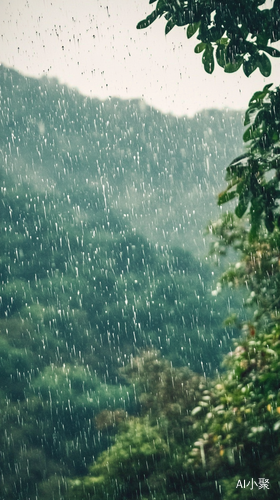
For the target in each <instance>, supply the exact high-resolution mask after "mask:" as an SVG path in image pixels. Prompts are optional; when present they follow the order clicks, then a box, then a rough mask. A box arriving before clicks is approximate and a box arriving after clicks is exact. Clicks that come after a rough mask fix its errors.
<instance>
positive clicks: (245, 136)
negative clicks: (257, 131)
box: [243, 126, 253, 142]
mask: <svg viewBox="0 0 280 500" xmlns="http://www.w3.org/2000/svg"><path fill="white" fill-rule="evenodd" d="M252 137H253V127H252V126H251V127H248V128H247V130H246V131H245V132H244V134H243V141H244V142H248V141H250V140H251V139H252Z"/></svg>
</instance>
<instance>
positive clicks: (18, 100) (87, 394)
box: [0, 66, 240, 500]
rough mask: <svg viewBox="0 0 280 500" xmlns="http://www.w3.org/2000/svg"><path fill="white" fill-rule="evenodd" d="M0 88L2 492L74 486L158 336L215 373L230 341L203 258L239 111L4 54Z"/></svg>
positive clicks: (40, 493) (188, 361) (182, 358)
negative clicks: (88, 78)
mask: <svg viewBox="0 0 280 500" xmlns="http://www.w3.org/2000/svg"><path fill="white" fill-rule="evenodd" d="M0 88H1V95H0V100H1V125H0V141H1V147H0V153H1V169H0V180H1V212H0V238H1V246H0V275H1V289H0V290H1V293H0V296H1V299H0V345H1V354H0V375H1V377H0V380H1V391H0V407H1V413H0V428H1V433H0V436H1V437H0V443H1V454H0V469H1V473H2V483H1V486H0V498H1V499H3V500H4V499H5V500H6V499H7V498H9V499H17V500H18V499H26V498H31V499H32V500H33V499H34V500H35V498H39V500H42V499H43V500H44V499H49V498H57V499H60V498H64V497H63V494H62V493H61V491H62V489H63V485H64V483H65V481H64V479H63V478H64V477H66V476H69V475H72V476H73V475H78V474H83V473H85V471H86V468H87V466H88V465H89V464H91V463H92V459H93V456H97V455H98V454H99V452H100V451H101V450H103V449H106V448H107V447H108V443H110V439H111V434H110V433H109V434H108V433H106V432H103V433H101V432H100V431H99V430H98V429H97V428H96V425H95V417H96V416H97V415H98V414H99V413H100V412H101V411H102V410H104V409H106V410H112V409H116V408H121V409H122V411H127V412H129V413H137V411H138V404H139V401H138V400H137V395H135V394H134V389H133V387H132V386H129V385H128V384H127V382H126V381H125V380H124V379H123V378H122V376H121V375H120V372H119V368H120V367H123V366H126V365H127V364H129V363H131V362H132V360H133V359H134V358H135V356H137V355H138V354H139V353H141V352H142V351H143V350H154V349H157V350H159V351H161V353H162V355H163V357H164V358H167V359H169V360H170V361H172V363H173V364H174V365H175V366H188V367H189V368H191V369H192V370H195V371H198V372H200V373H202V374H204V375H205V376H206V375H208V376H209V375H211V374H213V373H215V371H216V370H217V369H219V363H220V360H221V356H222V354H223V353H225V352H228V350H229V349H230V346H231V344H230V339H231V338H232V336H233V334H234V332H233V331H232V330H231V329H227V328H224V327H223V325H222V320H223V319H224V318H225V317H226V316H227V314H228V311H229V309H230V307H231V303H232V302H233V301H234V300H233V299H232V298H231V297H230V296H229V295H227V294H223V296H222V297H220V296H218V297H214V296H212V295H211V289H212V286H213V273H214V271H213V270H212V268H210V266H209V265H208V264H207V263H206V262H205V259H202V258H200V259H199V258H197V257H198V256H199V255H200V256H201V255H203V254H204V253H205V252H206V251H205V247H204V246H203V237H202V232H203V226H204V225H205V224H206V222H207V220H208V218H209V217H210V215H211V210H212V207H213V213H214V197H213V191H216V190H217V189H218V188H219V186H220V185H221V183H222V181H221V177H222V169H223V168H224V165H225V164H227V163H228V162H229V161H230V159H231V157H232V156H236V154H238V152H239V151H240V145H239V143H240V140H239V139H238V133H239V131H240V115H239V114H238V113H225V116H224V117H223V114H222V113H221V112H218V111H213V112H211V113H210V112H205V113H201V114H200V115H198V116H197V117H195V118H194V119H187V118H182V119H177V118H175V117H173V116H165V115H162V114H161V113H159V112H158V111H155V110H154V109H152V108H149V107H146V106H145V105H144V104H143V103H142V102H141V101H127V102H126V101H121V100H118V99H111V100H108V101H104V102H100V101H98V100H94V99H93V100H91V99H89V98H85V97H83V96H81V95H80V94H78V92H76V91H73V90H70V89H68V88H67V87H64V86H61V85H59V84H58V82H56V81H55V80H51V81H49V80H47V79H41V80H36V79H31V78H25V77H23V76H21V75H19V74H18V73H16V72H15V71H13V70H10V69H7V68H4V67H3V66H2V67H1V68H0ZM226 134H227V135H226ZM238 148H239V150H238ZM210 200H212V201H210ZM194 249H196V256H195V255H194V252H193V250H194Z"/></svg>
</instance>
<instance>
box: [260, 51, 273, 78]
mask: <svg viewBox="0 0 280 500" xmlns="http://www.w3.org/2000/svg"><path fill="white" fill-rule="evenodd" d="M258 67H259V70H260V72H261V74H262V75H263V76H265V77H268V76H270V74H271V62H270V60H269V59H268V57H267V56H266V55H265V54H260V55H259V58H258Z"/></svg>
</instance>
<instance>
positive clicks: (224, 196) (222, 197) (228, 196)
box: [218, 191, 236, 206]
mask: <svg viewBox="0 0 280 500" xmlns="http://www.w3.org/2000/svg"><path fill="white" fill-rule="evenodd" d="M235 196H236V191H230V192H227V191H223V192H222V193H220V194H219V196H218V205H219V206H220V205H223V204H224V203H227V202H228V201H231V200H233V198H235Z"/></svg>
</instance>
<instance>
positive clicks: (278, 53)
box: [258, 44, 280, 57]
mask: <svg viewBox="0 0 280 500" xmlns="http://www.w3.org/2000/svg"><path fill="white" fill-rule="evenodd" d="M258 49H261V50H263V51H264V52H267V53H268V54H269V55H270V56H271V57H280V51H279V50H277V49H275V48H274V47H267V46H264V45H259V44H258Z"/></svg>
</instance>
